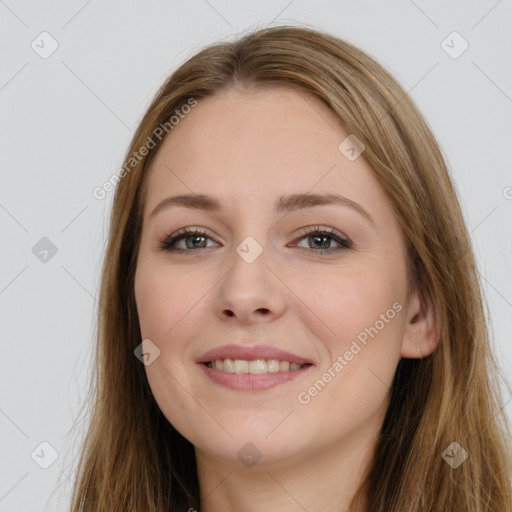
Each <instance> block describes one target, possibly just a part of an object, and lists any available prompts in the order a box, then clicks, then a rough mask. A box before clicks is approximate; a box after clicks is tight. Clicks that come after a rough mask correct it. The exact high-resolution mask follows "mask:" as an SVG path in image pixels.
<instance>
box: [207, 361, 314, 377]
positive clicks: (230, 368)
mask: <svg viewBox="0 0 512 512" xmlns="http://www.w3.org/2000/svg"><path fill="white" fill-rule="evenodd" d="M203 364H204V365H206V366H207V367H208V368H211V369H214V370H218V371H220V372H224V373H236V374H248V373H249V374H252V375H261V374H265V373H278V372H293V371H297V370H301V369H302V368H305V367H307V366H311V364H310V363H305V364H298V363H290V362H289V361H283V360H279V359H255V360H251V361H249V360H243V359H216V360H214V361H207V362H205V363H203Z"/></svg>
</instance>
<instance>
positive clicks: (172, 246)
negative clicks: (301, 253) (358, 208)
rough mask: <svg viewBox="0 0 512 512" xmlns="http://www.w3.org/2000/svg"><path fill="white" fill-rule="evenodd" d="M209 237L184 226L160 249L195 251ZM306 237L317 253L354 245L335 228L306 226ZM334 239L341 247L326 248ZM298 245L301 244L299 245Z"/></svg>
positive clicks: (331, 251) (309, 246)
mask: <svg viewBox="0 0 512 512" xmlns="http://www.w3.org/2000/svg"><path fill="white" fill-rule="evenodd" d="M208 239H210V240H212V238H211V237H209V236H208V234H207V232H206V231H205V230H204V229H201V228H192V229H190V228H184V229H181V230H180V231H178V232H176V233H175V234H173V235H171V236H169V237H167V238H165V239H164V240H162V241H161V242H160V243H159V249H160V250H162V251H166V252H181V253H184V252H193V251H192V250H193V249H207V248H208V247H207V246H206V245H205V244H206V243H207V240H208ZM304 239H312V243H308V247H307V248H308V249H310V250H311V251H312V252H314V253H317V254H324V253H333V252H338V251H344V250H347V249H351V248H352V247H353V243H352V242H351V241H350V240H349V239H348V238H346V237H344V236H343V235H342V234H341V233H339V232H338V231H336V230H335V229H332V228H324V227H321V226H316V227H315V228H314V229H311V228H304V230H303V232H302V238H300V240H304ZM182 241H184V242H185V248H183V247H178V244H179V243H180V242H182ZM333 241H334V242H335V243H337V244H338V245H339V247H334V248H328V247H327V248H326V246H328V245H331V242H333ZM315 244H318V245H315ZM210 247H211V246H210ZM298 247H301V246H300V245H298ZM190 249H192V250H190ZM314 249H323V250H314Z"/></svg>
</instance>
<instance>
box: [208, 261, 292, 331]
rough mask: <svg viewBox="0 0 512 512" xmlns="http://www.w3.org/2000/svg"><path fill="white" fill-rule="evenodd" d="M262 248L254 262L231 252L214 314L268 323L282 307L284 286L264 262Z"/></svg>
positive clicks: (283, 303)
mask: <svg viewBox="0 0 512 512" xmlns="http://www.w3.org/2000/svg"><path fill="white" fill-rule="evenodd" d="M265 256H266V255H265V251H263V253H261V254H260V255H259V256H258V257H257V258H256V259H255V260H254V261H252V262H250V260H245V259H244V258H243V257H241V256H240V255H239V254H238V253H236V252H235V253H234V255H233V258H232V266H231V268H230V269H229V271H228V272H227V274H226V275H225V277H224V278H223V279H222V280H221V282H220V284H219V287H218V289H217V295H216V296H215V299H214V307H215V309H216V313H217V315H218V316H219V317H220V318H221V319H222V320H224V321H225V320H226V319H227V318H231V319H232V320H231V321H238V322H239V323H242V324H250V323H261V322H269V321H271V320H275V319H276V318H278V317H280V316H281V315H282V314H283V312H284V311H285V309H286V297H285V293H286V287H285V285H284V284H283V282H282V281H281V280H280V279H279V277H278V276H277V274H276V272H275V270H273V269H271V268H270V267H269V266H268V265H267V262H268V259H267V258H266V257H265Z"/></svg>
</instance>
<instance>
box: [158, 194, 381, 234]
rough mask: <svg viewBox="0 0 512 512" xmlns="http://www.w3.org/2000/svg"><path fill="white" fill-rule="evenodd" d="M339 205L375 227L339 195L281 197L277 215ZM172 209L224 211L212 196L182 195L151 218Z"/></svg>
mask: <svg viewBox="0 0 512 512" xmlns="http://www.w3.org/2000/svg"><path fill="white" fill-rule="evenodd" d="M326 205H328V206H329V205H337V206H346V207H349V208H352V209H353V210H355V211H357V212H358V213H360V214H361V215H362V216H363V217H365V218H366V220H368V221H369V222H370V223H371V224H372V225H373V226H375V222H374V220H373V219H372V217H371V216H370V214H369V213H368V212H367V211H366V210H365V209H364V208H363V207H362V206H361V205H360V204H359V203H356V202H355V201H353V200H352V199H349V198H348V197H345V196H341V195H338V194H312V193H302V194H289V195H285V196H281V197H280V198H279V199H278V200H277V202H276V204H275V206H274V212H275V213H288V212H292V211H296V210H301V209H304V208H313V207H315V206H326ZM171 207H183V208H191V209H194V210H202V211H208V212H215V211H219V210H222V204H221V203H220V201H219V200H218V199H217V198H215V197H212V196H208V195H205V194H181V195H177V196H170V197H166V198H165V199H163V200H162V201H160V203H158V204H157V205H156V207H155V208H154V210H153V211H152V212H151V213H150V217H154V216H155V215H156V214H157V213H159V212H161V211H162V210H165V209H167V208H171Z"/></svg>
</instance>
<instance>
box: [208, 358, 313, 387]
mask: <svg viewBox="0 0 512 512" xmlns="http://www.w3.org/2000/svg"><path fill="white" fill-rule="evenodd" d="M199 366H200V367H201V368H202V370H203V372H204V373H206V375H207V376H208V377H209V378H210V379H211V380H213V381H214V382H216V383H217V384H220V385H222V386H225V387H227V388H230V389H236V390H237V391H262V390H265V389H269V388H272V387H274V386H277V385H278V384H283V383H284V382H289V381H291V380H293V379H296V378H297V377H299V376H300V375H304V373H306V372H307V371H308V370H309V369H310V368H312V365H311V366H304V367H303V368H301V369H300V370H291V371H285V372H268V373H260V374H252V373H231V372H224V371H222V370H216V369H214V368H209V367H208V366H206V365H205V364H204V363H199Z"/></svg>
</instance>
